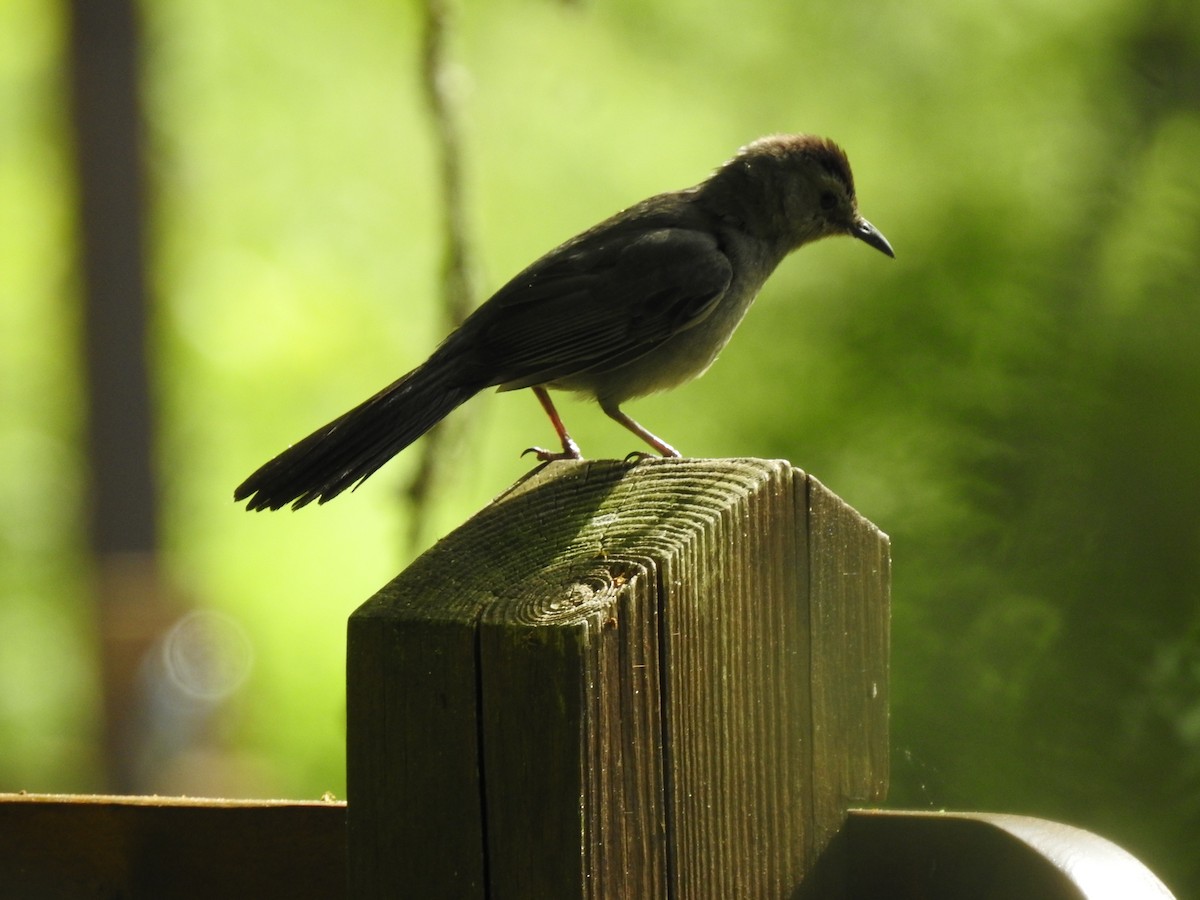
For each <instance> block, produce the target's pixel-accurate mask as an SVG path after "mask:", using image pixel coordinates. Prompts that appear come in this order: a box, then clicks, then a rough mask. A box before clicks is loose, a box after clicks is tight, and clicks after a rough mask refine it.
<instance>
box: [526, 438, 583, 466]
mask: <svg viewBox="0 0 1200 900" xmlns="http://www.w3.org/2000/svg"><path fill="white" fill-rule="evenodd" d="M530 453H532V454H533V455H534V456H535V457H537V459H538V461H539V462H554V461H555V460H559V459H583V454H582V453H580V452H579V446H578V445H577V444H576V443H575V442H574V441H571V444H570V446H565V445H564V446H563V448H562V449H561V450H547V449H545V448H544V447H529V448H527V449H526V450H524V451H523V452H522V453H521V455H522V456H528V455H529V454H530Z"/></svg>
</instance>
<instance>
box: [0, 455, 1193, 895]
mask: <svg viewBox="0 0 1200 900" xmlns="http://www.w3.org/2000/svg"><path fill="white" fill-rule="evenodd" d="M889 566H890V560H889V547H888V540H887V537H886V536H885V535H884V534H882V533H881V532H880V531H879V530H878V529H877V528H875V527H874V526H873V525H871V523H869V522H868V521H866V520H865V519H863V518H862V517H861V516H860V515H858V514H857V513H856V512H855V511H854V510H852V509H851V508H850V507H848V506H847V505H845V504H844V503H843V502H842V501H841V500H839V499H838V498H837V497H836V496H835V495H833V494H832V493H830V492H829V491H828V490H827V489H826V488H824V487H823V486H822V485H821V484H820V483H819V482H818V481H816V480H815V479H813V478H812V477H810V476H807V475H805V474H804V473H803V472H800V471H799V470H797V469H794V468H793V467H792V466H791V465H789V464H788V463H786V462H781V461H771V460H750V459H745V460H662V461H646V462H638V463H619V462H611V461H599V462H580V463H555V464H552V465H550V466H548V467H545V468H544V469H542V470H540V471H538V472H537V473H535V474H533V475H532V476H531V477H529V478H527V479H526V480H525V481H524V482H522V483H521V484H520V485H518V486H517V487H516V488H514V489H513V490H511V491H510V492H509V493H507V494H506V495H505V496H503V497H502V498H500V499H499V500H498V501H496V502H495V503H493V504H492V505H491V506H489V507H488V508H487V509H485V510H484V511H483V512H481V513H480V514H478V515H477V516H475V517H474V518H472V519H471V520H470V521H468V522H467V523H465V524H464V525H463V526H462V527H460V528H459V529H458V530H457V531H455V532H454V533H453V534H451V535H449V536H448V537H447V538H445V539H444V540H443V541H441V542H440V543H439V544H438V545H436V546H435V547H434V548H432V549H431V550H430V551H429V552H428V553H426V554H425V555H424V556H422V557H421V558H420V559H419V560H417V561H416V562H415V563H414V564H413V565H412V566H411V567H410V568H409V569H408V570H406V571H405V572H404V573H402V574H401V575H400V576H399V577H397V578H396V579H395V580H394V581H393V582H391V583H390V584H389V585H387V586H386V587H385V588H384V589H383V590H381V591H380V592H379V593H378V594H377V595H376V596H375V597H373V598H371V599H370V600H369V601H367V602H366V603H365V604H364V605H363V606H362V607H361V608H360V609H359V610H358V611H357V612H355V613H354V615H353V616H352V617H351V619H350V625H349V642H348V653H347V749H346V752H347V784H348V793H349V802H348V804H340V803H316V804H279V803H226V802H222V801H212V800H204V801H196V800H178V801H167V800H161V799H158V798H123V799H122V798H79V797H76V798H64V797H29V796H14V795H8V796H0V896H2V897H7V896H9V894H7V893H5V891H6V890H7V889H9V888H14V887H15V888H17V892H16V893H13V894H11V895H12V896H14V897H22V898H26V897H28V898H34V900H37V898H43V897H45V898H51V897H53V898H66V897H95V896H112V897H153V898H200V897H226V896H247V897H250V896H253V897H261V898H270V897H292V898H294V897H342V896H349V897H353V898H356V900H360V898H367V900H370V898H396V897H421V898H441V897H445V898H455V900H458V898H471V897H478V898H485V897H486V898H488V900H503V898H508V897H511V898H522V900H526V898H532V900H538V898H553V900H561V898H571V897H579V898H625V897H628V898H659V897H662V898H666V897H670V898H672V900H692V898H792V900H801V898H830V900H842V898H845V900H858V898H875V897H892V898H900V900H904V898H909V897H911V898H917V897H921V898H943V897H944V898H951V897H971V898H976V897H978V898H991V900H1001V898H1018V897H1019V898H1022V900H1028V898H1043V897H1044V898H1049V900H1057V898H1081V897H1082V898H1097V897H1109V896H1111V897H1121V898H1122V900H1139V898H1150V897H1154V898H1162V897H1170V894H1169V892H1167V890H1166V888H1164V887H1163V886H1162V884H1161V883H1160V882H1159V881H1158V880H1157V879H1156V878H1155V877H1154V876H1153V875H1152V874H1151V873H1150V872H1148V871H1147V870H1146V869H1145V867H1143V866H1142V865H1141V864H1140V863H1138V862H1137V861H1136V860H1134V859H1133V858H1132V857H1130V856H1129V855H1128V854H1125V853H1124V852H1123V851H1121V850H1119V848H1116V847H1114V846H1113V845H1111V844H1109V843H1108V842H1106V841H1103V840H1102V839H1100V838H1096V837H1095V836H1094V835H1089V834H1087V833H1086V832H1080V831H1078V830H1076V829H1069V828H1066V827H1065V826H1058V825H1055V824H1054V823H1047V822H1040V821H1039V820H1030V819H1022V818H1020V817H1014V816H999V815H992V816H987V815H966V814H953V815H947V814H936V813H925V814H922V813H899V812H888V813H880V812H865V811H864V812H857V811H854V810H853V809H852V807H855V806H858V805H864V804H877V803H880V802H882V800H883V799H884V795H885V793H886V788H887V727H888V718H887V716H888V712H887V704H888V585H889ZM1117 884H1120V885H1121V886H1122V888H1121V892H1120V893H1112V890H1111V889H1112V887H1113V885H1117Z"/></svg>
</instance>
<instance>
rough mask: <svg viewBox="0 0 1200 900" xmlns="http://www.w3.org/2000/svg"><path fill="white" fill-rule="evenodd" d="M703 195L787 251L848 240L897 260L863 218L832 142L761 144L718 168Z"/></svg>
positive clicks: (792, 137) (771, 140)
mask: <svg viewBox="0 0 1200 900" xmlns="http://www.w3.org/2000/svg"><path fill="white" fill-rule="evenodd" d="M701 190H702V191H703V192H704V194H705V196H706V199H708V200H709V201H710V205H711V207H712V208H713V209H714V210H716V211H717V212H718V213H720V214H723V215H726V216H728V217H730V218H731V219H734V220H735V221H737V222H738V224H739V225H740V227H742V228H744V229H745V230H746V231H748V232H750V233H752V234H755V235H756V236H758V237H761V238H763V239H764V240H767V241H770V242H772V243H776V244H777V245H778V246H779V247H780V249H781V250H782V251H783V252H788V251H791V250H795V249H796V248H797V247H799V246H801V245H802V244H807V243H809V242H811V241H815V240H820V239H821V238H823V237H829V236H831V235H837V234H848V235H850V236H851V237H855V238H858V239H859V240H860V241H863V242H864V243H866V244H869V245H870V246H872V247H874V248H875V249H876V250H879V251H880V252H882V253H886V254H887V255H888V256H895V254H894V253H893V252H892V246H891V244H889V243H888V241H887V238H885V237H884V236H883V235H882V234H881V233H880V232H879V230H878V229H877V228H876V227H875V226H874V225H872V224H871V223H870V222H868V221H867V220H866V219H864V218H863V217H862V215H861V214H860V213H859V211H858V201H857V198H856V197H855V194H854V176H853V175H852V174H851V172H850V163H849V161H848V160H847V159H846V154H845V153H844V152H843V151H842V149H841V148H840V147H838V145H837V144H835V143H834V142H833V141H831V140H828V139H827V138H821V137H816V136H814V135H808V134H783V135H772V136H770V137H764V138H759V139H758V140H757V141H754V142H753V143H751V144H747V145H746V146H745V147H743V148H742V149H741V150H739V151H738V153H737V155H736V156H734V157H733V159H731V160H729V161H728V162H726V163H725V164H724V165H723V166H721V168H719V169H717V171H716V172H714V173H713V174H712V176H711V177H710V178H709V179H708V181H706V182H705V183H704V184H703V185H702V186H701Z"/></svg>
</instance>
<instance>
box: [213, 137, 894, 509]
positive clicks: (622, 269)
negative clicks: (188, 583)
mask: <svg viewBox="0 0 1200 900" xmlns="http://www.w3.org/2000/svg"><path fill="white" fill-rule="evenodd" d="M835 234H848V235H850V236H852V237H856V238H858V239H859V240H861V241H864V242H865V243H867V244H869V245H870V246H872V247H874V248H875V249H877V250H880V251H882V252H884V253H886V254H887V255H888V256H892V255H893V253H892V248H891V245H890V244H888V242H887V239H886V238H884V236H883V235H882V234H880V233H879V231H878V230H877V229H876V228H875V227H874V226H873V225H871V223H870V222H868V221H867V220H866V219H864V218H863V217H862V216H860V215H859V214H858V207H857V204H856V201H855V196H854V180H853V177H852V176H851V174H850V164H849V162H848V161H847V160H846V155H845V153H843V152H842V150H841V149H840V148H839V147H838V146H837V145H836V144H834V143H833V142H832V141H829V140H826V139H824V138H820V137H814V136H812V135H777V136H773V137H765V138H761V139H759V140H757V141H755V142H754V143H752V144H749V145H747V146H746V147H743V148H742V149H741V150H740V151H738V153H737V155H736V156H734V157H733V159H731V160H729V161H728V162H726V163H725V164H724V165H722V166H721V167H720V168H719V169H717V170H716V171H715V172H713V174H712V175H711V176H709V177H708V178H707V179H706V180H705V181H703V182H701V183H700V184H698V185H696V186H695V187H691V188H687V189H685V190H682V191H673V192H671V193H667V194H659V195H657V196H655V197H651V198H650V199H648V200H643V201H642V202H641V203H638V204H637V205H636V206H631V207H630V208H629V209H626V210H624V211H622V212H619V213H617V214H616V215H615V216H613V217H612V218H610V219H606V220H605V221H603V222H601V223H600V224H599V225H596V226H595V227H593V228H590V229H589V230H587V231H585V232H583V233H582V234H580V235H578V236H577V237H573V238H571V239H570V240H569V241H567V242H566V243H565V244H562V245H561V246H559V247H556V248H555V249H554V250H551V251H550V252H549V253H547V254H546V255H545V256H543V257H542V258H541V259H539V260H537V261H536V262H535V263H533V264H532V265H531V266H529V267H528V268H527V269H525V270H524V271H522V272H521V273H520V274H518V275H517V276H516V277H515V278H513V279H512V280H511V281H509V282H508V284H506V285H504V287H502V288H500V290H499V291H497V292H496V293H495V294H494V295H493V296H492V297H491V299H489V300H488V301H487V302H485V303H484V304H483V305H481V306H480V307H479V309H477V310H475V312H474V313H472V314H471V315H470V316H469V317H468V318H467V320H466V321H465V322H463V324H462V325H461V326H460V327H459V328H458V330H456V331H454V332H453V333H452V334H451V335H450V336H449V337H447V338H446V339H445V340H444V341H443V342H442V343H441V346H439V347H438V348H437V349H436V350H435V351H434V352H433V355H432V356H431V357H430V358H429V359H428V360H427V361H426V362H425V363H424V364H422V365H420V366H418V367H417V368H416V369H413V370H412V371H411V372H409V373H408V374H407V375H405V376H403V377H402V378H400V379H399V380H398V381H396V382H394V383H392V384H391V385H389V386H388V387H386V388H384V389H383V390H382V391H380V392H379V393H378V394H376V395H375V396H374V397H371V398H370V399H369V400H367V401H365V402H364V403H362V404H360V405H359V406H356V407H355V408H354V409H352V410H350V411H349V412H348V413H346V414H345V415H343V416H341V417H340V418H337V419H335V420H334V421H332V422H330V423H329V424H328V425H326V426H325V427H323V428H320V429H318V430H317V431H315V432H313V433H312V434H310V435H309V436H308V437H306V438H305V439H304V440H302V441H300V442H299V443H298V444H294V445H292V446H291V447H289V448H288V449H287V450H285V451H283V453H281V454H279V455H278V456H277V457H275V458H274V459H272V460H271V461H270V462H268V463H266V464H265V465H263V466H262V467H261V468H260V469H259V470H258V471H256V472H255V473H254V474H253V475H251V476H250V477H249V478H247V479H246V480H245V481H244V482H243V483H242V484H241V485H240V486H239V487H238V489H237V490H236V491H235V492H234V499H235V500H246V499H247V498H248V499H249V502H248V503H247V508H249V509H279V508H280V507H282V506H284V505H286V504H288V503H292V505H293V507H294V508H299V507H301V506H304V505H305V504H307V503H310V502H311V501H313V500H317V501H319V502H322V503H323V502H325V501H326V500H330V499H332V498H333V497H336V496H337V495H338V494H340V493H341V492H342V491H344V490H345V489H346V488H348V487H351V486H356V485H357V484H358V483H360V482H362V481H363V480H364V479H365V478H367V476H369V475H370V474H371V473H372V472H374V471H375V470H376V469H378V468H379V467H380V466H382V465H383V464H384V463H386V462H387V461H388V460H389V459H391V458H392V457H393V456H395V455H396V454H397V453H399V452H400V451H401V450H403V449H404V448H405V447H407V446H408V445H409V444H411V443H412V442H413V441H415V440H416V439H417V438H419V437H420V436H421V435H422V434H424V433H425V432H426V431H428V430H429V429H430V428H432V427H433V426H434V425H435V424H436V423H437V422H438V421H440V420H441V419H442V418H443V417H444V416H446V415H447V414H448V413H449V412H450V411H451V410H452V409H454V408H455V407H456V406H458V405H459V404H460V403H463V402H464V401H466V400H467V399H469V398H470V397H472V396H473V395H475V394H476V393H478V392H479V391H481V390H483V389H484V388H488V387H497V388H499V389H500V390H502V391H511V390H515V389H517V388H526V387H528V388H533V390H534V392H535V393H536V394H537V397H538V399H539V400H540V401H541V403H542V406H543V407H545V409H546V412H547V413H548V414H549V416H550V420H551V422H552V423H553V424H554V428H555V430H556V431H557V432H558V437H559V439H560V441H561V443H562V450H561V451H548V450H542V449H539V448H532V449H533V450H534V451H535V452H536V453H537V456H538V458H539V459H542V460H550V459H578V458H580V453H579V447H578V446H577V445H576V444H575V442H574V441H573V440H572V439H571V437H570V435H568V434H567V431H566V429H565V428H564V427H563V424H562V420H561V419H560V418H559V416H558V413H557V411H556V410H555V408H554V404H553V403H552V402H551V400H550V395H549V394H548V393H547V392H546V389H547V388H557V389H561V390H567V391H578V392H579V393H582V394H585V395H590V396H592V397H594V398H595V399H596V400H597V401H598V402H599V403H600V408H601V409H602V410H604V412H605V413H607V414H608V415H609V416H610V417H612V418H613V419H615V420H616V421H618V422H620V423H621V424H622V425H624V426H625V427H626V428H628V429H629V430H630V431H632V432H633V433H634V434H636V435H638V437H640V438H642V439H643V440H644V441H645V442H646V443H648V444H649V445H650V446H651V447H653V448H654V449H655V450H657V451H658V452H659V453H661V454H662V455H663V456H678V455H679V453H678V451H676V450H675V448H674V447H672V446H671V445H670V444H668V443H666V442H665V441H663V440H661V439H659V438H657V437H655V436H654V435H653V434H651V433H650V432H649V431H647V430H646V429H645V428H643V427H642V426H641V425H639V424H638V423H637V422H635V421H634V420H633V419H631V418H630V417H629V416H628V415H626V414H625V413H624V412H622V411H621V404H622V403H624V402H625V401H626V400H629V399H631V398H633V397H641V396H644V395H646V394H650V393H653V392H655V391H660V390H664V389H666V388H670V387H674V386H675V385H678V384H682V383H683V382H685V381H688V380H690V379H692V378H695V377H696V376H698V375H700V374H701V373H703V372H704V370H705V369H707V368H708V367H709V366H710V365H711V364H712V362H713V360H715V359H716V358H717V354H718V353H720V352H721V349H722V348H723V347H724V346H725V344H726V342H727V341H728V340H729V338H730V336H731V335H732V334H733V331H734V329H735V328H737V326H738V323H739V322H740V321H741V320H742V316H743V315H745V313H746V310H747V309H748V308H749V306H750V304H751V302H752V301H753V300H754V297H755V295H756V294H757V293H758V290H759V288H761V287H762V285H763V282H765V281H766V280H767V277H768V276H769V275H770V274H771V272H772V271H774V269H775V267H776V266H777V265H778V264H779V262H780V261H781V260H782V259H783V258H784V257H785V256H786V255H787V254H788V253H790V252H791V251H793V250H795V249H797V248H798V247H800V246H802V245H804V244H807V243H809V242H810V241H815V240H818V239H820V238H823V237H828V236H829V235H835Z"/></svg>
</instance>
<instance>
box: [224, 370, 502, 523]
mask: <svg viewBox="0 0 1200 900" xmlns="http://www.w3.org/2000/svg"><path fill="white" fill-rule="evenodd" d="M481 387H482V385H478V384H463V381H462V378H461V366H459V365H457V364H456V360H455V359H454V355H453V354H434V356H433V357H432V358H431V359H430V360H429V361H428V362H426V363H425V364H424V365H422V366H420V367H419V368H416V369H414V370H413V371H411V372H409V373H408V374H407V375H405V376H404V377H403V378H401V379H399V380H398V381H395V382H393V383H392V384H390V385H388V386H387V387H386V388H384V389H383V390H382V391H380V392H379V393H378V394H376V395H375V396H374V397H371V398H370V399H369V400H367V401H365V402H363V403H360V404H359V405H358V406H356V407H354V409H352V410H350V411H349V412H348V413H346V414H345V415H343V416H340V417H339V418H337V419H334V420H333V421H332V422H330V423H329V424H328V425H326V426H324V427H323V428H318V429H317V430H316V431H314V432H313V433H312V434H310V435H309V436H308V437H306V438H304V440H302V441H300V442H299V443H296V444H293V445H292V446H291V447H288V449H286V450H284V451H283V452H282V453H280V454H279V455H278V456H276V457H275V458H274V459H272V460H271V461H270V462H268V463H266V464H264V465H263V466H261V467H260V468H259V469H258V471H256V472H255V473H254V474H253V475H251V476H250V477H249V478H247V479H246V480H245V481H243V482H242V483H241V484H240V485H238V488H237V490H236V491H234V492H233V499H234V500H238V501H241V500H248V501H249V502H248V503H247V504H246V508H247V509H279V508H280V507H282V506H285V505H287V504H288V503H291V504H292V508H293V509H299V508H300V507H302V506H305V505H306V504H308V503H311V502H312V501H313V500H316V501H317V502H319V503H324V502H325V501H326V500H331V499H333V498H334V497H336V496H337V495H338V494H340V493H341V492H342V491H344V490H346V488H349V487H357V486H358V484H359V483H361V482H362V481H363V480H364V479H366V478H367V477H368V476H369V475H371V474H372V473H373V472H374V471H375V470H376V469H378V468H379V467H380V466H382V465H383V464H384V463H386V462H387V461H388V460H389V459H391V458H392V457H393V456H395V455H396V454H397V453H399V452H400V451H401V450H403V449H404V448H405V447H407V446H408V445H409V444H411V443H412V442H413V441H415V440H416V439H417V438H419V437H420V436H421V435H423V434H424V433H425V432H426V431H428V430H429V429H430V428H432V427H433V426H434V425H436V424H437V423H438V422H440V421H441V420H442V419H443V418H445V417H446V416H447V415H448V414H449V413H450V411H451V410H453V409H454V408H455V407H456V406H458V405H459V404H461V403H463V402H465V401H466V400H468V399H470V397H471V396H472V395H474V394H475V393H477V392H478V391H479V390H480V388H481Z"/></svg>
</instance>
